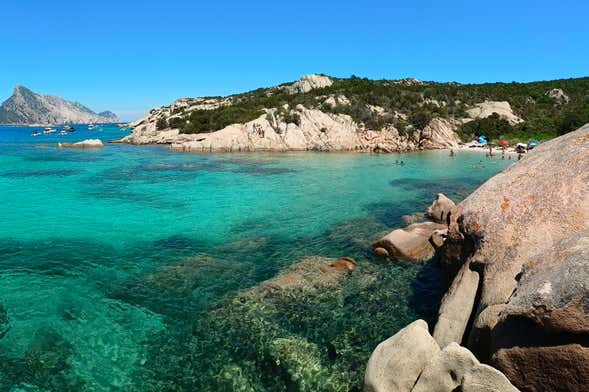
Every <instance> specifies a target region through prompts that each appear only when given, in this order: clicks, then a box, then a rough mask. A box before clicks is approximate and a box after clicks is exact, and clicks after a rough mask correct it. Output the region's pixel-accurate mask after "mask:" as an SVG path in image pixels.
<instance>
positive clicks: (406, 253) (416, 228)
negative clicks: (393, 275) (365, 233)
mask: <svg viewBox="0 0 589 392" xmlns="http://www.w3.org/2000/svg"><path fill="white" fill-rule="evenodd" d="M445 228H446V226H445V225H442V224H438V223H434V222H423V223H414V224H412V225H409V226H407V227H406V228H404V229H397V230H393V231H392V232H391V233H389V234H387V235H386V236H384V237H383V238H381V239H380V240H378V241H376V242H375V243H374V244H372V249H373V251H374V252H375V253H376V254H377V255H379V256H385V257H390V258H392V259H396V260H416V261H417V260H427V259H430V258H431V257H432V256H433V255H434V252H435V248H434V246H433V245H432V243H431V242H430V239H431V237H432V234H433V233H434V232H435V231H436V230H444V229H445Z"/></svg>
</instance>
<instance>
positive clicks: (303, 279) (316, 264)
mask: <svg viewBox="0 0 589 392" xmlns="http://www.w3.org/2000/svg"><path fill="white" fill-rule="evenodd" d="M355 269H356V262H355V261H354V260H353V259H351V258H349V257H343V258H339V259H329V258H325V257H317V256H310V257H306V258H304V259H302V260H301V261H299V262H297V263H295V264H293V265H292V266H291V267H290V268H289V269H288V270H286V271H285V272H282V273H281V274H279V275H278V276H276V277H275V278H272V279H270V280H267V281H264V282H262V283H260V284H259V285H258V286H256V287H254V288H252V289H251V290H255V291H262V292H266V293H269V292H276V291H285V290H297V291H307V292H312V291H316V290H318V289H321V288H328V287H335V286H336V285H337V284H338V283H339V282H340V281H341V280H342V279H343V278H345V277H346V276H347V275H348V274H350V273H352V272H354V270H355Z"/></svg>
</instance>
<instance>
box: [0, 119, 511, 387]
mask: <svg viewBox="0 0 589 392" xmlns="http://www.w3.org/2000/svg"><path fill="white" fill-rule="evenodd" d="M31 132H32V130H31V129H30V128H14V127H0V202H1V203H2V207H3V212H2V219H1V220H0V304H2V305H3V307H4V308H5V309H6V312H7V315H8V318H9V320H10V330H9V331H8V333H6V335H5V336H4V337H3V338H2V339H1V340H0V352H1V354H0V355H1V356H2V358H0V363H2V365H0V390H11V388H12V389H13V390H19V389H18V388H21V389H24V390H38V389H33V387H32V386H37V387H39V388H41V389H40V390H89V391H94V390H97V391H98V390H190V387H199V388H201V389H202V390H205V389H207V388H208V389H211V390H216V389H219V388H221V387H220V386H219V385H221V384H215V383H216V382H219V374H221V373H222V372H223V369H222V368H221V367H219V369H217V366H220V365H219V363H231V364H236V366H237V365H239V366H241V368H244V369H245V368H247V367H248V366H249V367H252V368H253V369H254V370H255V369H256V366H257V367H258V368H260V367H262V365H263V360H264V359H263V358H261V359H260V358H258V357H252V358H250V359H248V362H247V364H245V363H242V362H243V361H244V360H243V358H240V356H241V355H242V354H239V353H238V351H239V350H237V349H234V346H235V347H237V346H239V347H240V348H241V349H243V350H245V351H247V350H249V351H252V350H258V349H260V348H259V347H260V346H256V345H254V344H253V343H248V341H246V340H243V341H242V340H239V338H240V335H239V334H240V333H243V332H240V331H238V332H235V331H233V330H227V331H224V332H223V334H222V335H223V336H224V338H225V339H228V340H231V339H236V340H239V342H237V341H235V342H234V343H231V344H228V343H226V344H225V345H226V346H227V347H225V348H223V347H222V346H223V345H222V344H220V343H218V342H217V343H215V342H214V341H213V340H214V339H213V337H215V336H216V334H218V333H219V331H218V330H215V331H213V330H209V329H212V328H215V327H213V325H215V322H216V321H215V319H214V317H213V316H211V314H214V312H217V311H218V309H225V308H226V306H225V304H226V303H227V302H224V301H228V300H230V298H231V297H232V296H233V295H234V293H235V292H236V291H237V290H239V289H244V288H247V287H251V286H253V285H255V284H256V283H258V282H260V281H262V280H265V279H268V278H270V277H272V276H274V275H275V274H276V273H277V272H279V271H280V270H281V269H283V268H285V267H288V266H289V265H291V264H293V263H294V262H296V261H297V260H299V259H301V258H302V257H304V256H307V255H320V256H329V257H340V256H351V257H354V258H356V260H357V261H358V262H359V268H358V270H357V271H356V272H355V273H354V275H353V277H352V278H350V279H348V280H347V281H346V283H345V287H344V291H343V293H342V294H341V298H340V299H338V300H335V302H333V304H331V303H330V305H329V306H330V308H329V309H330V311H331V310H333V311H334V312H335V313H333V314H329V312H328V311H326V310H325V309H322V308H321V307H322V305H321V304H320V303H316V304H314V305H313V308H312V309H315V311H316V312H317V317H316V319H313V321H312V322H311V321H309V323H308V324H305V325H304V326H302V325H301V326H298V325H295V324H296V323H294V322H293V321H292V320H290V319H289V320H286V321H287V322H286V324H288V325H286V324H285V325H286V326H285V325H283V326H282V327H281V328H282V329H280V331H281V332H279V333H278V334H279V335H280V334H288V336H290V337H293V336H294V337H296V338H297V339H298V338H300V339H306V341H309V342H312V343H314V344H317V345H318V346H319V347H320V348H321V347H323V346H329V347H331V346H334V347H336V348H337V347H340V346H338V345H337V344H335V343H333V342H332V341H336V340H337V336H335V337H334V336H332V335H329V334H328V333H323V332H317V331H316V330H320V329H321V326H322V325H327V326H329V325H331V324H329V323H335V322H337V323H339V324H337V325H338V326H339V327H341V326H342V325H345V326H346V328H347V329H348V330H350V329H351V330H352V331H355V330H356V329H357V328H361V329H363V330H360V331H357V332H350V333H351V336H352V337H353V339H352V338H350V339H348V340H346V343H345V344H343V343H342V345H341V347H342V348H341V349H339V348H338V349H337V350H336V349H331V348H329V350H332V351H333V350H335V351H336V352H335V353H331V354H329V353H328V354H329V355H328V354H326V355H325V357H324V358H323V357H322V358H323V359H322V363H324V364H325V366H334V367H337V366H339V367H340V368H341V369H343V370H344V371H346V369H347V368H346V366H352V364H353V361H354V360H355V361H358V363H361V362H362V361H363V360H365V358H364V357H365V356H366V355H367V353H369V349H370V348H371V347H373V346H374V345H375V344H376V343H377V342H378V341H379V340H382V339H383V338H386V337H388V336H390V335H391V334H393V333H394V332H395V331H396V329H398V328H400V327H402V326H404V325H405V324H406V323H407V322H409V321H411V320H412V319H414V318H415V317H426V318H427V317H432V313H435V303H436V301H437V300H438V299H439V290H438V289H437V286H436V280H437V279H436V276H435V268H434V267H433V266H426V267H425V269H423V268H422V266H415V265H385V264H382V263H381V262H379V261H377V260H373V259H372V258H371V256H370V255H369V253H368V252H367V249H368V245H369V244H370V242H371V241H372V240H375V239H377V238H378V237H379V235H380V234H382V233H383V232H386V231H387V230H390V229H391V228H394V227H396V226H401V225H402V220H401V217H402V216H403V215H405V214H410V213H413V212H415V211H422V210H424V208H425V207H426V206H427V205H428V204H429V203H431V201H432V199H433V198H434V196H435V194H436V193H437V192H444V193H446V194H447V195H449V196H450V197H453V198H454V199H455V200H459V199H461V198H463V197H465V196H466V195H468V193H470V192H471V191H472V190H473V189H474V188H476V187H477V186H478V185H479V184H481V183H482V182H483V181H485V180H486V179H488V178H489V177H491V176H492V175H494V174H495V173H497V172H498V171H500V170H502V169H503V168H504V167H506V166H507V165H508V164H509V161H501V160H487V159H485V157H484V156H483V155H481V154H478V153H468V152H459V153H458V154H457V157H456V158H454V159H450V158H449V157H448V156H447V153H446V152H424V153H414V154H403V155H368V154H318V153H317V154H316V153H292V154H290V153H289V154H218V155H208V154H202V155H196V154H178V153H170V152H168V151H167V149H165V148H163V147H135V146H125V145H108V146H106V147H105V148H104V149H102V150H98V151H76V150H65V149H64V150H58V149H56V148H54V145H55V143H56V141H57V140H63V139H64V138H62V137H59V136H57V135H51V136H40V137H38V138H32V137H30V133H31ZM121 135H123V133H122V132H120V131H119V130H118V128H114V127H110V128H108V127H105V128H104V129H103V130H102V131H100V132H99V131H87V130H85V129H84V128H80V129H79V130H78V131H77V132H75V133H74V134H71V135H68V136H67V137H66V138H65V139H71V140H67V141H77V140H82V139H86V138H101V139H103V140H104V141H108V140H113V139H116V138H119V137H121ZM39 147H46V148H39ZM396 160H403V161H404V163H405V164H404V165H403V166H401V165H397V164H395V161H396ZM187 260H188V261H187ZM178 265H181V266H183V267H182V268H180V269H179V270H178V271H179V273H178V274H175V275H171V276H170V274H169V271H170V268H171V267H170V266H178ZM186 266H188V267H186ZM174 268H175V267H174ZM368 278H370V279H372V280H370V282H371V283H369V284H368V283H362V282H364V281H363V279H364V280H366V281H368V280H369V279H368ZM348 281H349V282H348ZM362 284H364V286H362ZM371 291H373V292H376V291H382V292H388V293H391V295H393V294H394V295H393V298H388V299H387V300H386V301H385V300H383V298H381V297H378V298H377V297H375V296H374V295H373V294H371ZM227 296H229V297H227ZM227 298H229V299H227ZM330 300H331V299H329V298H328V299H326V301H327V302H325V303H329V301H330ZM355 301H359V303H354V302H355ZM280 306H287V305H285V304H282V305H280ZM334 307H335V308H336V309H334ZM362 308H365V309H366V310H367V311H368V309H369V310H370V312H375V311H376V312H377V313H378V314H379V316H377V315H374V314H373V315H372V316H371V315H370V314H363V313H362V310H361V309H362ZM279 309H283V308H279ZM290 311H293V312H295V313H296V312H297V311H301V312H302V311H303V310H302V309H298V310H296V309H295V310H292V309H291V310H290ZM307 311H308V310H307ZM322 315H325V316H324V317H325V319H321V317H323V316H322ZM370 317H372V318H373V319H374V320H375V323H374V324H377V323H376V321H378V320H385V321H382V322H381V323H388V324H386V325H384V326H383V325H382V324H381V325H380V326H379V325H373V324H366V325H365V324H364V323H366V319H367V318H370ZM379 317H380V318H379ZM0 319H1V314H0ZM203 320H206V322H205V321H203ZM211 320H213V321H211ZM272 322H276V323H280V322H284V320H282V319H279V318H275V319H272ZM334 325H335V324H334ZM217 327H219V326H217ZM339 327H338V328H339ZM208 328H209V329H208ZM224 328H226V326H224V325H221V326H220V327H219V329H224ZM387 328H388V329H387ZM275 333H276V332H275ZM1 335H2V329H1V327H0V336H1ZM209 340H210V341H209ZM262 346H263V344H262ZM326 350H327V351H329V350H328V349H326ZM346 350H348V351H352V352H354V353H355V354H354V356H352V355H348V354H347V352H348V351H346ZM211 351H214V352H215V355H216V357H215V361H216V362H215V361H213V360H212V359H211V357H212V355H211ZM340 351H341V353H340ZM330 352H331V351H330ZM240 361H241V362H240ZM252 362H253V363H254V364H253V365H252V364H251V363H252ZM358 366H361V365H358ZM358 366H356V367H358ZM241 368H240V369H241ZM187 369H190V372H188V371H187ZM362 371H363V369H359V370H358V374H359V373H361V372H362ZM180 373H181V374H180ZM276 377H277V378H279V377H282V376H280V375H277V376H276ZM257 382H258V386H257V387H256V388H255V389H258V390H263V389H264V388H266V389H272V388H274V387H270V386H271V385H274V384H276V388H275V389H276V390H281V388H283V387H281V386H280V385H279V384H280V383H279V382H273V381H272V380H270V381H269V380H258V381H257ZM357 382H358V380H357V377H356V379H352V380H350V381H349V382H348V384H349V389H351V390H354V388H357V387H358V385H357ZM27 388H28V389H27ZM225 388H226V389H231V388H229V387H225ZM284 388H288V385H285V386H284Z"/></svg>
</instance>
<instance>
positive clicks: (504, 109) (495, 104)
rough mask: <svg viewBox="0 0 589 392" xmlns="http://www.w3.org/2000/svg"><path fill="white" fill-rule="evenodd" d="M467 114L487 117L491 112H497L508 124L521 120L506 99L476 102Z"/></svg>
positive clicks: (474, 117) (473, 116)
mask: <svg viewBox="0 0 589 392" xmlns="http://www.w3.org/2000/svg"><path fill="white" fill-rule="evenodd" d="M467 113H468V115H469V116H470V117H471V118H473V119H477V118H487V117H489V116H490V115H492V114H493V113H497V114H498V115H499V116H501V117H503V118H504V119H506V120H507V121H508V122H509V123H510V124H512V125H515V124H518V123H520V122H522V121H523V120H522V119H521V118H519V117H518V116H517V115H516V114H515V113H513V110H512V109H511V105H510V104H509V102H507V101H485V102H481V103H479V104H476V105H475V106H474V107H473V108H471V109H469V110H467Z"/></svg>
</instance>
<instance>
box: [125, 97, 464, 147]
mask: <svg viewBox="0 0 589 392" xmlns="http://www.w3.org/2000/svg"><path fill="white" fill-rule="evenodd" d="M162 110H163V109H162ZM165 110H173V109H171V108H170V109H165ZM201 110H202V109H201ZM286 110H289V111H290V112H291V113H293V114H296V116H297V117H298V118H299V121H298V123H297V124H295V123H287V122H286V121H285V120H284V119H283V118H282V117H280V116H279V115H278V111H277V110H276V109H268V110H267V111H266V114H264V115H262V116H260V117H259V118H257V119H255V120H253V121H250V122H247V123H245V124H232V125H229V126H227V127H225V128H224V129H221V130H219V131H215V132H210V133H199V134H182V133H180V132H179V131H178V130H174V129H171V130H170V129H169V130H158V129H157V127H156V123H157V119H158V118H159V116H160V115H161V114H159V112H158V113H156V114H152V115H150V116H148V117H147V118H145V119H141V120H138V121H137V122H135V123H132V124H131V126H134V127H135V128H134V130H133V132H132V133H131V134H130V135H128V136H126V137H125V138H123V139H122V140H121V141H122V142H125V143H131V144H170V145H171V149H172V150H173V151H180V152H210V151H217V152H234V151H306V150H313V151H375V152H403V151H414V150H420V149H441V148H448V147H456V146H457V145H458V141H459V140H458V136H457V135H456V134H455V133H454V129H455V126H454V125H453V124H451V123H450V122H448V121H446V120H443V119H439V118H435V119H433V120H432V121H431V122H430V124H429V125H428V126H427V127H426V129H425V130H424V131H422V132H417V131H416V132H414V133H413V134H411V135H409V136H407V135H400V134H399V132H398V131H397V130H396V129H395V128H393V127H389V128H387V129H385V130H383V131H379V132H377V131H371V130H365V129H363V128H362V127H360V126H359V125H358V124H357V123H356V122H355V121H354V120H353V119H352V118H351V117H350V116H348V115H344V114H333V113H326V112H323V111H321V110H318V109H308V108H305V107H303V106H302V105H298V106H297V107H296V108H286ZM257 129H261V130H262V133H260V132H258V130H257Z"/></svg>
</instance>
